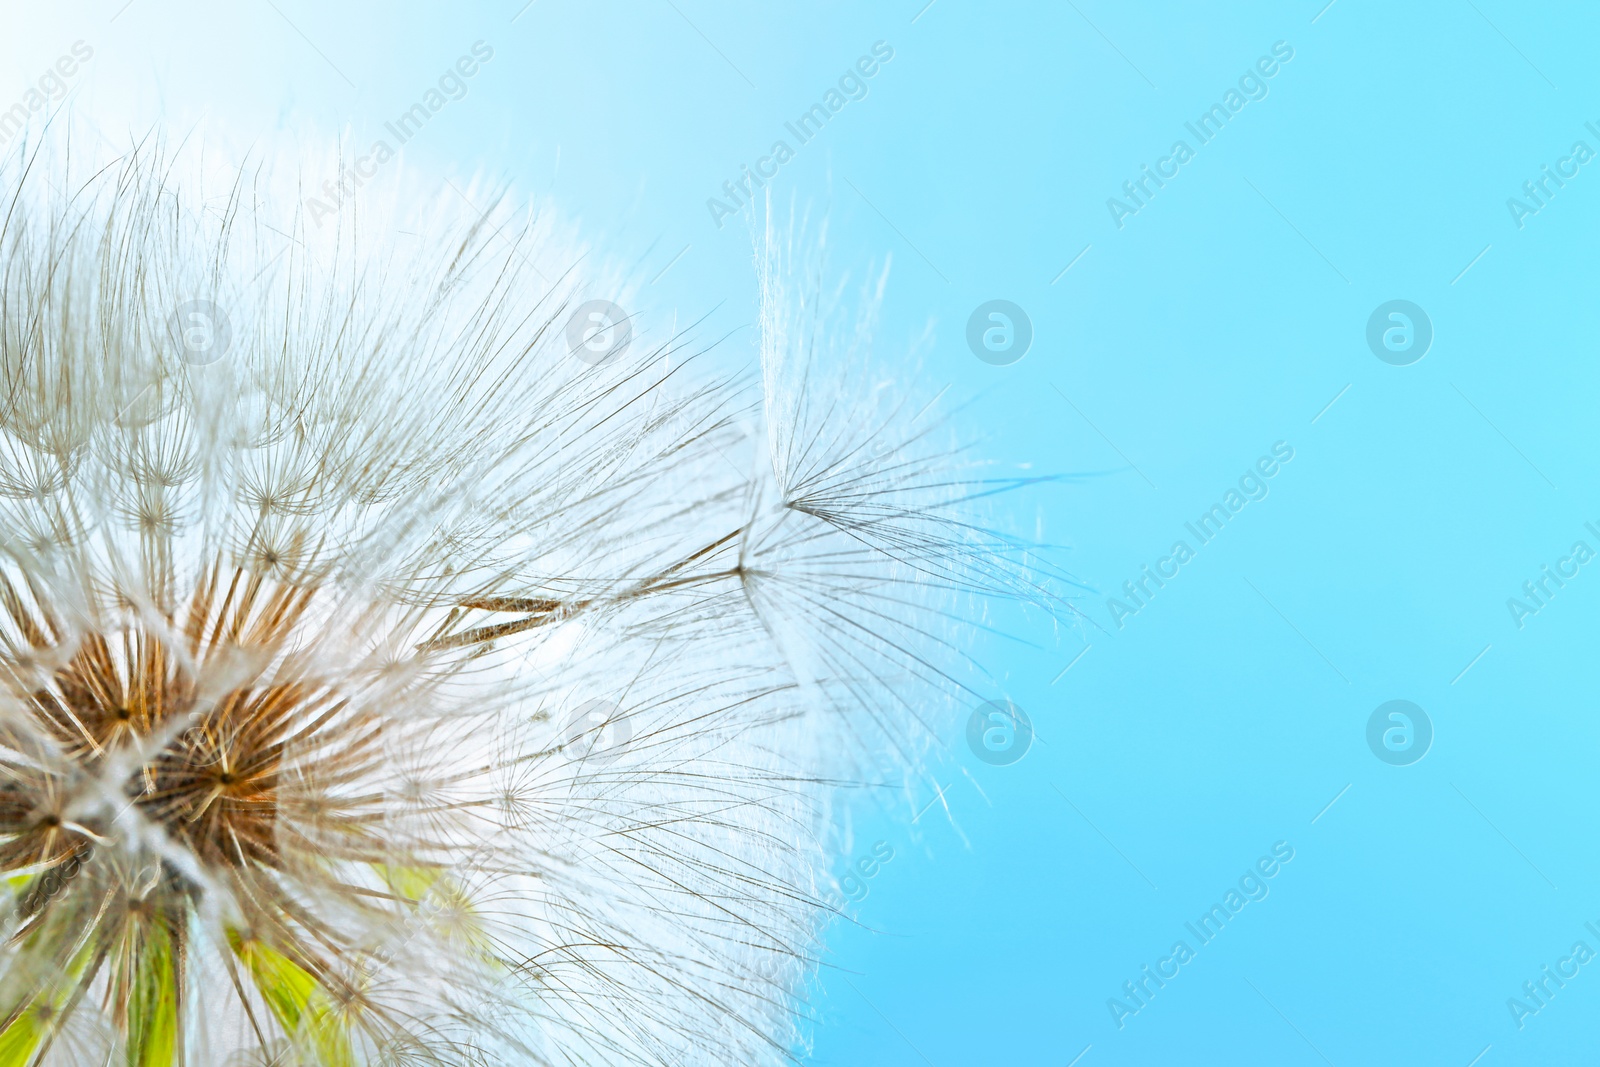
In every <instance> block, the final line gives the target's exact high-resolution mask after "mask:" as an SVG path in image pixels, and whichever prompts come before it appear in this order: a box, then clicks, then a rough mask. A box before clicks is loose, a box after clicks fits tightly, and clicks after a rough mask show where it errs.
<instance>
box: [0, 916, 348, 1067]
mask: <svg viewBox="0 0 1600 1067" xmlns="http://www.w3.org/2000/svg"><path fill="white" fill-rule="evenodd" d="M229 940H230V941H231V943H232V945H233V953H234V955H235V956H237V957H239V959H240V960H241V961H242V962H243V963H244V965H245V967H246V969H248V970H249V972H250V977H251V978H252V979H253V980H254V981H255V985H256V989H257V990H258V991H259V992H260V993H261V996H262V999H264V1000H265V1001H266V1002H267V1006H268V1007H269V1008H270V1009H271V1010H272V1014H273V1015H274V1016H276V1017H277V1020H278V1023H279V1025H281V1026H282V1027H283V1029H284V1032H286V1033H287V1034H289V1035H290V1036H291V1037H292V1038H294V1039H295V1040H296V1041H297V1042H301V1043H305V1044H309V1045H310V1047H311V1048H312V1049H314V1050H315V1051H316V1054H317V1058H318V1060H319V1062H320V1063H321V1064H322V1065H323V1067H355V1063H356V1058H355V1052H354V1050H353V1049H352V1048H351V1046H350V1037H349V1035H348V1034H347V1033H345V1029H344V1026H343V1025H342V1023H341V1022H340V1019H339V1016H338V1013H337V1012H336V1011H335V1009H334V1003H333V998H332V997H330V996H329V995H328V991H327V990H326V989H324V988H323V987H322V985H321V983H319V982H318V981H317V979H316V977H315V976H314V975H312V974H311V972H310V971H307V970H306V969H305V968H304V967H301V966H300V965H299V964H298V963H296V962H294V961H293V960H291V959H290V958H289V957H288V956H285V955H284V954H283V953H281V952H279V951H277V950H276V949H273V948H270V947H268V946H267V945H264V944H262V943H261V942H259V941H246V940H244V939H242V938H240V937H238V935H236V934H231V933H230V935H229ZM0 1067H3V1065H0Z"/></svg>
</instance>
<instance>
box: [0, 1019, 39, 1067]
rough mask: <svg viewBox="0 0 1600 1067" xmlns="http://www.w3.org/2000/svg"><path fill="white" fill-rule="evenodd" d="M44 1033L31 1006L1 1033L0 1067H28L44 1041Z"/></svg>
mask: <svg viewBox="0 0 1600 1067" xmlns="http://www.w3.org/2000/svg"><path fill="white" fill-rule="evenodd" d="M44 1033H45V1031H44V1027H42V1026H40V1025H39V1020H38V1019H37V1018H36V1017H35V1016H34V1014H33V1005H31V1004H30V1005H29V1006H28V1009H27V1010H25V1011H23V1013H22V1014H21V1015H19V1016H17V1018H16V1020H15V1021H13V1022H12V1024H11V1025H10V1026H8V1027H6V1028H5V1030H4V1031H0V1067H27V1064H28V1061H29V1060H30V1059H32V1058H33V1053H34V1051H35V1050H36V1049H37V1048H38V1047H39V1042H40V1041H42V1040H44Z"/></svg>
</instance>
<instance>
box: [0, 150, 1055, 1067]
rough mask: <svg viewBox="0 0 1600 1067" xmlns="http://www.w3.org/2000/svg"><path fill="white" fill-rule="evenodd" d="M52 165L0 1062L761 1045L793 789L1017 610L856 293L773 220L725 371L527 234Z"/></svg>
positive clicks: (15, 638) (855, 760)
mask: <svg viewBox="0 0 1600 1067" xmlns="http://www.w3.org/2000/svg"><path fill="white" fill-rule="evenodd" d="M67 158H68V157H66V156H65V155H63V161H62V162H56V161H55V159H54V157H49V156H46V155H45V154H43V153H40V154H37V155H35V156H31V157H28V158H26V159H22V160H19V161H17V162H16V163H15V164H14V165H13V166H12V169H11V171H10V172H8V173H7V178H8V179H10V180H9V181H8V182H7V187H8V188H14V189H17V190H19V191H18V192H17V193H16V194H15V196H14V198H13V199H12V200H11V201H10V202H9V203H8V204H7V205H6V211H5V216H4V223H3V229H0V246H3V247H0V264H3V266H0V375H3V380H0V387H3V392H0V876H3V877H4V879H5V883H4V884H5V886H6V887H8V888H7V890H6V892H7V893H8V894H9V897H7V896H6V895H5V894H0V905H5V907H4V911H3V915H0V928H3V929H0V937H3V942H0V1067H12V1065H17V1067H23V1065H35V1064H40V1065H53V1064H63V1065H67V1064H70V1065H81V1064H91V1063H93V1064H111V1063H126V1064H130V1065H133V1064H137V1065H141V1067H167V1065H177V1064H188V1065H194V1067H210V1065H266V1064H277V1065H288V1064H307V1065H309V1064H317V1065H337V1067H357V1065H368V1064H523V1063H530V1064H562V1065H575V1064H602V1063H604V1064H661V1065H665V1064H680V1065H690V1064H707V1065H710V1064H717V1065H726V1064H778V1063H783V1062H789V1061H791V1060H792V1053H793V1050H794V1049H796V1048H797V1047H798V1046H799V1044H800V1043H801V1042H802V1041H803V1034H802V1033H801V1031H800V1030H799V1024H798V1022H797V1018H798V1014H797V1011H796V1007H797V1000H796V997H797V995H798V992H799V990H800V988H801V984H802V983H803V981H804V980H805V977H806V975H807V973H808V970H809V967H810V965H811V961H813V960H814V958H815V947H814V946H815V944H816V937H817V934H818V932H819V930H820V929H821V926H822V925H823V923H824V922H825V921H826V919H827V917H828V915H827V909H826V908H825V907H824V906H823V905H822V903H821V897H822V895H823V891H824V888H825V887H824V885H823V882H824V881H825V871H826V864H825V863H824V862H823V861H822V856H823V846H824V842H825V839H826V830H825V826H826V818H825V816H826V812H827V808H826V805H827V793H826V792H825V791H824V788H825V783H829V782H834V781H839V780H851V779H855V780H869V779H874V780H877V779H880V778H881V776H882V772H886V771H894V772H896V773H899V774H900V775H901V776H902V777H905V776H907V775H914V774H915V773H916V771H917V768H918V767H919V765H920V761H921V759H922V756H923V754H924V752H925V751H926V749H927V748H928V746H929V745H930V744H931V743H933V741H934V740H935V739H937V738H940V737H947V736H953V735H954V730H953V727H952V724H953V723H955V721H956V718H957V715H956V712H957V711H959V710H960V709H961V708H962V707H963V705H964V704H965V703H967V702H970V700H971V699H972V696H973V691H970V690H968V689H966V688H965V685H966V683H965V682H964V681H963V678H967V677H969V676H970V672H971V670H972V666H973V665H972V664H970V663H967V662H966V661H965V658H964V655H963V653H962V651H961V649H962V648H963V647H964V646H963V643H962V634H961V627H962V625H963V624H962V622H961V619H962V618H963V617H964V612H965V610H966V601H967V599H968V598H970V597H973V596H976V595H981V594H988V593H1001V594H1006V595H1013V596H1017V597H1020V598H1023V599H1027V600H1031V601H1035V602H1043V603H1045V604H1046V605H1047V606H1048V605H1049V603H1050V601H1051V598H1050V596H1049V594H1048V589H1047V585H1048V583H1047V582H1044V581H1043V580H1041V579H1035V578H1034V577H1032V576H1031V575H1032V574H1034V573H1035V572H1034V570H1033V568H1031V567H1030V566H1029V560H1028V558H1027V553H1026V551H1025V550H1024V548H1023V547H1022V546H1020V545H1018V544H1016V543H1014V542H1012V541H1010V540H1008V539H1006V538H1003V537H1000V536H998V535H994V534H991V533H988V532H985V530H984V528H983V527H982V526H981V525H980V524H979V523H978V522H977V520H976V518H975V517H974V515H973V513H972V506H973V501H975V500H977V499H978V498H980V497H982V496H986V495H988V494H990V493H991V492H993V491H995V489H996V487H995V486H992V485H988V484H986V483H983V482H982V480H981V479H978V478H977V477H976V476H975V475H973V474H971V472H969V471H966V470H964V469H963V467H962V462H963V461H962V460H961V458H960V455H959V454H958V453H957V452H955V451H953V450H952V449H951V448H950V447H949V446H948V445H947V444H946V443H944V442H943V441H942V440H941V439H940V436H939V430H938V428H937V426H936V423H937V420H934V419H926V418H923V419H918V420H917V421H916V422H915V423H914V424H913V423H912V420H911V416H913V415H917V414H919V413H920V412H921V411H922V410H923V407H922V406H921V405H919V404H918V403H916V402H914V401H912V400H911V399H909V398H908V399H906V401H905V403H904V406H903V408H902V406H901V405H900V404H899V403H897V402H896V401H894V400H893V399H889V398H891V397H893V396H894V395H895V391H894V390H885V389H882V388H877V389H870V388H863V389H855V388H853V387H842V386H841V385H840V384H839V382H838V380H836V379H835V378H828V380H826V381H825V380H824V378H825V377H827V376H828V375H832V374H834V371H833V370H831V369H829V368H831V367H846V368H848V367H853V366H856V367H858V366H863V365H864V360H865V357H866V354H867V352H868V350H869V349H870V346H871V331H870V315H866V316H853V317H852V316H848V315H844V314H842V309H845V308H848V307H849V306H850V304H851V301H849V300H846V299H844V294H843V290H842V289H837V290H831V291H826V292H825V291H824V290H823V288H822V283H821V280H820V279H821V277H822V275H821V274H820V273H819V272H817V271H815V270H814V269H812V267H813V265H812V264H810V263H809V262H808V261H807V260H806V259H805V257H803V256H798V255H797V254H796V252H795V251H794V248H795V246H796V244H797V243H798V242H797V241H796V239H795V238H794V237H793V236H792V235H780V234H777V233H775V232H769V233H768V234H767V235H766V240H765V245H766V258H765V266H764V268H763V278H762V282H763V316H762V341H761V346H762V376H761V380H760V382H759V384H752V383H750V382H747V381H743V380H741V379H731V380H729V379H724V378H720V377H717V376H715V375H714V374H713V373H712V372H711V371H710V370H702V364H703V363H704V362H705V361H704V360H701V359H698V358H697V353H696V351H695V350H694V348H693V346H692V344H691V343H690V341H689V339H688V338H686V337H684V336H670V337H665V338H655V339H652V338H651V335H650V331H649V329H648V323H645V322H641V321H639V320H638V319H636V318H635V317H633V316H632V315H629V314H628V313H627V312H624V311H622V309H624V308H628V307H629V299H628V295H627V293H626V290H625V288H623V287H620V286H617V285H614V284H611V283H608V282H606V281H605V280H604V279H603V278H589V277H585V276H582V275H581V273H580V272H579V271H578V270H576V269H573V268H572V267H571V264H572V263H576V262H579V261H580V260H581V259H582V258H583V257H582V256H581V255H580V254H579V250H578V249H577V248H576V247H575V246H573V245H571V244H569V243H565V242H564V241H563V240H562V239H561V238H560V236H559V235H558V234H556V233H555V232H554V230H553V229H552V227H551V224H549V223H548V221H547V220H542V221H540V222H539V223H538V224H528V225H525V226H523V227H522V228H521V229H518V228H517V227H516V226H515V225H514V220H512V219H511V218H510V217H509V212H507V211H506V210H504V209H495V210H492V211H491V212H490V213H489V214H487V215H485V216H484V218H483V219H481V220H476V219H475V220H472V221H469V222H467V223H465V224H460V225H452V224H449V223H448V222H444V223H430V224H428V225H429V226H431V227H432V228H431V229H426V231H425V232H428V233H430V234H432V235H433V236H432V238H431V239H429V240H427V241H426V242H423V244H424V245H425V247H427V248H430V249H433V250H434V254H433V256H432V258H429V257H427V256H423V255H419V254H418V253H417V251H416V249H417V248H418V246H419V245H418V242H416V241H409V242H406V243H405V244H404V245H403V251H402V252H400V253H397V254H393V255H391V254H389V253H387V252H385V251H384V249H383V247H382V245H381V242H375V243H374V244H373V246H372V247H370V248H369V247H368V243H367V242H366V240H365V239H364V238H363V234H362V231H361V230H360V229H359V228H358V227H356V226H355V216H354V209H353V208H351V209H348V210H345V211H343V212H342V214H341V221H340V225H338V226H336V227H335V226H329V227H327V228H326V230H325V231H324V232H321V234H320V236H319V235H318V234H316V233H312V232H310V231H308V229H307V227H306V226H305V225H304V224H303V221H302V222H299V223H297V222H295V221H292V220H291V221H288V222H285V221H284V220H282V219H279V218H276V217H272V216H270V215H269V213H268V210H267V208H266V207H264V206H262V204H263V203H264V202H267V200H268V197H267V195H266V194H264V193H263V192H262V191H261V189H260V179H259V177H258V176H254V175H251V174H249V173H248V172H246V173H243V174H237V173H236V174H235V175H234V176H233V177H232V178H231V179H230V180H229V182H228V184H227V187H226V188H225V189H224V190H223V194H224V195H221V196H208V195H206V194H207V193H208V192H215V190H214V189H210V188H207V187H206V183H205V182H204V180H203V179H198V178H197V179H195V180H194V181H193V182H187V183H186V182H180V181H178V180H177V179H174V178H172V177H171V176H170V175H171V174H172V172H173V171H174V170H175V164H174V163H173V161H172V160H171V159H169V158H167V157H165V156H163V155H161V153H159V152H154V151H151V150H149V149H148V148H145V149H141V150H140V151H137V152H134V153H132V154H131V155H130V156H129V157H128V158H126V159H123V160H120V161H117V162H116V163H114V164H113V165H111V166H109V167H104V168H100V169H97V170H92V171H90V170H85V169H83V168H81V167H73V166H70V165H69V164H68V162H66V161H65V160H66V159H67ZM45 173H49V174H50V175H51V178H52V181H51V182H46V181H45V180H44V179H43V175H44V174H45ZM52 184H54V186H55V187H58V188H61V189H69V190H72V195H71V197H70V199H67V200H63V199H62V198H61V197H60V196H59V195H57V194H54V193H52V192H51V191H50V189H51V186H52ZM481 192H483V190H475V191H474V199H477V198H478V196H477V194H478V193H481ZM202 205H203V208H202ZM269 222H270V224H269ZM408 228H409V229H411V230H415V231H419V232H420V231H424V230H425V227H424V225H423V224H420V223H419V224H416V225H410V226H409V227H408ZM285 235H289V236H291V237H292V240H291V241H290V242H289V247H288V248H287V250H285V240H284V237H285ZM541 268H542V269H541ZM541 275H543V276H545V277H549V278H552V279H558V281H556V282H554V283H547V282H545V281H544V280H542V277H541ZM881 286H882V279H881V278H874V279H873V281H872V282H871V284H870V285H868V286H867V287H866V288H865V290H864V291H863V293H862V294H861V297H860V300H859V304H860V306H862V307H864V308H866V309H868V310H869V311H870V308H871V307H872V306H873V305H874V304H875V302H876V300H877V297H878V294H879V293H880V292H881ZM580 310H582V311H585V314H588V315H591V316H598V318H594V319H593V320H592V322H593V325H592V326H591V325H590V323H591V318H584V319H582V320H581V321H578V325H577V326H575V327H574V326H573V325H572V324H573V322H574V321H577V320H574V318H573V316H574V314H575V312H577V311H580ZM621 315H626V316H627V317H626V318H620V317H619V316H621ZM574 329H575V330H576V335H577V336H578V338H579V339H580V341H581V342H582V344H583V346H585V347H586V348H587V350H588V351H587V352H585V353H583V355H586V356H588V358H575V356H574V354H573V351H572V346H571V345H570V344H569V341H568V335H569V332H571V330H574ZM624 337H625V338H626V339H625V340H623V339H622V338H624ZM595 352H599V353H600V357H603V358H600V357H596V356H594V353H595ZM814 353H815V354H822V355H825V356H826V359H827V361H828V363H827V366H824V364H823V362H822V361H821V360H817V359H813V358H812V356H813V354H814ZM669 355H670V356H671V357H672V358H671V359H670V360H668V359H666V358H664V357H667V356H669ZM825 372H826V373H825ZM839 373H844V372H839ZM697 376H698V378H697ZM862 380H865V379H862Z"/></svg>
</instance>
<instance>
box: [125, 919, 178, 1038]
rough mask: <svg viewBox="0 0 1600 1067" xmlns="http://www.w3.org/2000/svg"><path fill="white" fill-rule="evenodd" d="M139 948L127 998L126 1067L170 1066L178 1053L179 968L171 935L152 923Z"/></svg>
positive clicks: (145, 931) (142, 937)
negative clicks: (131, 986)
mask: <svg viewBox="0 0 1600 1067" xmlns="http://www.w3.org/2000/svg"><path fill="white" fill-rule="evenodd" d="M130 936H133V937H138V938H139V939H140V940H141V941H142V942H143V943H142V944H141V945H140V946H139V948H138V950H137V953H136V957H135V958H136V959H137V963H136V964H135V966H136V968H137V970H135V972H134V975H133V988H132V989H131V990H130V991H129V997H128V1067H172V1065H173V1064H174V1063H176V1062H177V1052H178V966H177V958H176V956H177V954H176V952H175V951H174V945H173V943H172V934H171V933H170V932H169V931H168V930H167V929H166V928H165V927H164V926H162V925H160V924H153V925H151V926H149V927H146V928H145V929H143V930H141V931H140V932H138V933H136V934H130Z"/></svg>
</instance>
